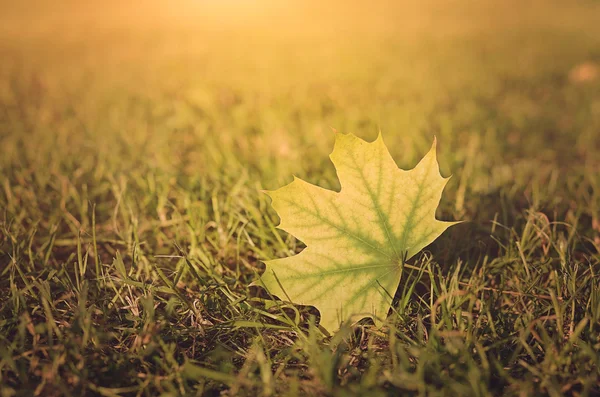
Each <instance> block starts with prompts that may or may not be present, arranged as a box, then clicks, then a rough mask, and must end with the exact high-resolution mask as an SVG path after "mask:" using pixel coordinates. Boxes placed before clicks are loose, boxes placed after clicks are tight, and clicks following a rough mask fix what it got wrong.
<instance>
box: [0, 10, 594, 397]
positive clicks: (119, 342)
mask: <svg viewBox="0 0 600 397" xmlns="http://www.w3.org/2000/svg"><path fill="white" fill-rule="evenodd" d="M522 3H524V4H522ZM1 7H2V11H1V12H0V21H1V23H0V57H1V59H2V62H0V176H1V179H0V181H1V186H0V296H1V298H0V371H1V378H0V382H1V384H0V390H1V392H0V395H1V396H2V397H5V396H12V395H16V396H29V395H39V396H57V395H65V396H69V395H74V396H75V395H103V396H117V395H123V396H137V395H139V396H150V395H163V396H173V395H230V396H234V395H236V396H237V395H241V396H243V395H252V396H254V395H263V396H271V395H317V396H326V395H335V396H344V395H370V396H371V395H372V396H377V395H382V396H383V395H398V394H403V395H438V394H439V395H461V396H469V395H474V396H475V395H477V396H485V395H522V396H531V395H551V396H559V395H574V396H577V395H594V394H596V395H598V394H600V380H599V379H600V372H599V365H600V281H599V274H600V253H599V252H600V24H599V23H598V21H600V3H598V2H597V1H584V0H581V1H572V2H558V1H543V2H542V1H532V2H517V1H502V2H500V1H498V2H475V1H466V0H456V1H450V2H433V1H426V2H423V3H419V4H418V5H415V4H410V3H404V2H398V3H393V4H392V3H391V2H384V1H378V0H376V1H371V2H368V4H361V3H358V2H352V1H351V2H341V1H340V2H338V1H335V2H331V3H328V5H322V4H319V2H316V1H314V2H312V1H308V2H307V1H303V2H301V1H289V2H275V1H264V2H259V1H250V0H226V1H223V2H217V1H214V2H209V1H207V2H193V1H191V0H188V1H182V2H181V3H180V4H177V5H175V3H173V4H170V3H167V2H164V3H157V2H152V3H144V4H142V3H135V2H130V3H127V4H120V3H117V2H114V3H111V2H108V3H102V4H98V5H92V4H91V3H90V4H86V3H85V2H84V3H80V2H64V3H54V2H53V3H49V2H43V1H39V2H34V3H33V4H20V3H17V2H15V3H14V4H7V3H6V4H3V5H2V6H1ZM334 129H335V130H338V131H342V132H352V133H355V134H357V135H358V136H360V137H362V138H364V139H367V140H373V139H375V137H376V136H377V134H378V133H379V131H381V132H382V135H383V137H384V139H385V142H386V144H387V146H388V147H389V149H390V152H391V154H392V156H393V157H394V159H395V160H396V161H397V163H398V165H399V166H400V167H401V168H405V169H407V168H411V167H413V166H414V165H415V164H416V162H417V161H418V159H419V158H421V157H422V156H423V155H424V154H425V153H426V151H427V149H428V148H429V147H430V146H431V143H432V141H433V138H434V136H435V137H436V138H437V141H438V157H439V161H440V164H441V171H442V174H443V175H450V174H452V175H453V177H452V179H451V180H450V182H449V184H448V186H447V187H446V189H445V191H444V195H443V198H442V202H441V205H440V207H439V208H438V213H437V216H438V218H439V219H443V220H456V219H461V220H465V221H466V222H465V223H463V224H461V225H458V226H454V227H452V228H450V229H448V230H447V231H446V232H445V233H444V234H443V235H442V236H441V237H440V238H439V239H438V240H437V241H436V242H434V243H433V244H432V245H430V246H429V247H427V248H426V249H425V250H424V251H423V252H422V253H421V254H418V255H416V256H415V258H414V259H413V260H411V264H412V265H413V266H417V267H419V268H422V272H421V273H411V275H410V277H409V276H408V275H407V278H406V279H408V280H409V281H407V282H405V283H403V284H402V285H401V286H400V287H399V289H398V292H397V293H396V298H395V304H394V306H393V309H392V310H391V312H390V314H389V317H388V320H387V322H386V323H385V325H384V326H383V327H381V328H376V327H375V326H374V325H373V324H372V323H371V322H369V321H368V320H365V321H362V322H360V323H358V324H354V325H353V324H345V325H343V327H342V328H341V330H340V331H339V332H337V333H335V334H334V335H326V334H325V333H323V331H322V330H321V329H319V327H318V325H317V324H318V319H319V318H318V311H316V310H315V309H314V308H302V307H300V308H298V307H294V306H292V305H290V304H274V303H273V302H271V301H269V300H268V299H264V298H265V294H264V293H263V292H261V291H260V290H259V289H258V288H256V287H250V283H251V282H252V281H254V280H256V279H257V278H258V277H259V275H260V273H261V271H262V270H263V269H264V264H263V262H262V261H263V260H268V259H274V258H280V257H286V256H289V255H293V254H294V253H295V252H299V251H301V250H302V248H303V244H302V242H301V241H298V240H296V239H295V238H294V237H293V236H290V235H288V234H286V233H285V232H283V231H280V230H278V229H277V228H276V225H277V224H278V218H277V215H276V214H275V212H274V211H273V209H272V208H271V207H270V201H269V198H268V197H267V196H266V195H265V194H264V193H263V192H262V190H263V189H275V188H278V187H280V186H283V185H285V184H287V183H289V182H291V181H292V177H293V175H296V176H298V177H301V178H302V179H304V180H306V181H309V182H311V183H314V184H317V185H319V186H322V187H325V188H330V189H337V188H339V183H338V181H337V178H336V175H335V170H334V168H333V166H332V164H331V163H330V161H329V159H328V154H329V153H330V151H331V149H332V147H333V141H334V132H332V131H333V130H334Z"/></svg>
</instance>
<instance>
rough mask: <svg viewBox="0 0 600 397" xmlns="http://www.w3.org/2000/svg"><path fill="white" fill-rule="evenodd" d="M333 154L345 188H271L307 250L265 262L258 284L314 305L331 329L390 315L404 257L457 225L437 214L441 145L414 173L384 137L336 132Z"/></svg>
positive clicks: (298, 184)
mask: <svg viewBox="0 0 600 397" xmlns="http://www.w3.org/2000/svg"><path fill="white" fill-rule="evenodd" d="M330 158H331V160H332V162H333V164H334V165H335V167H336V170H337V174H338V177H339V179H340V183H341V190H340V192H339V193H338V192H334V191H331V190H326V189H323V188H320V187H318V186H315V185H312V184H309V183H307V182H305V181H303V180H301V179H298V178H294V181H293V182H292V183H290V184H289V185H287V186H284V187H282V188H280V189H278V190H275V191H268V192H266V193H267V194H268V195H269V196H270V197H271V199H272V206H273V208H274V209H275V210H276V211H277V213H278V215H279V216H280V218H281V223H280V224H279V226H278V227H279V228H280V229H282V230H285V231H286V232H288V233H291V234H292V235H294V236H296V237H297V238H298V239H300V240H302V241H303V242H304V243H305V244H306V245H307V247H306V248H305V249H304V250H303V251H302V252H300V253H299V254H298V255H295V256H291V257H288V258H283V259H275V260H270V261H266V262H265V263H266V270H265V272H264V274H263V275H262V277H261V279H260V280H259V282H258V283H257V284H258V285H262V286H263V287H265V288H266V289H267V290H268V291H269V292H270V293H271V294H273V295H275V296H277V297H279V298H280V299H285V300H289V301H290V302H293V303H296V304H301V305H312V306H315V307H316V308H317V309H318V310H319V312H320V314H321V322H320V324H321V325H322V326H323V327H324V328H325V329H326V330H328V331H330V332H331V331H334V330H336V329H338V328H339V326H340V324H341V322H344V321H347V320H352V321H354V320H359V319H361V318H364V317H371V318H373V320H374V321H375V324H376V325H381V323H382V320H383V319H385V317H386V316H387V313H388V310H389V309H390V305H391V302H392V296H393V295H394V293H395V291H396V289H397V288H398V285H399V283H400V279H401V276H402V271H403V265H404V261H406V260H407V259H409V258H411V257H412V256H414V255H415V254H416V253H418V252H419V251H420V250H421V249H423V248H424V247H425V246H427V245H429V244H430V243H431V242H432V241H433V240H435V239H436V238H437V237H438V236H439V235H440V234H442V232H444V230H446V229H447V228H448V227H449V226H451V225H453V224H456V223H458V222H442V221H438V220H436V219H435V209H436V207H437V206H438V204H439V201H440V198H441V195H442V190H443V189H444V186H445V185H446V182H447V180H448V178H442V176H441V175H440V172H439V165H438V163H437V160H436V142H435V140H434V142H433V146H432V148H431V150H430V151H429V153H427V155H426V156H425V157H424V158H423V159H422V160H421V161H420V162H419V164H418V165H417V166H416V167H415V168H414V169H412V170H410V171H405V170H402V169H400V168H398V166H397V165H396V163H395V162H394V160H393V159H392V157H391V155H390V153H389V152H388V150H387V148H386V146H385V144H384V143H383V139H382V137H381V134H380V135H379V137H378V138H377V139H376V140H375V141H374V142H371V143H368V142H365V141H364V140H362V139H360V138H358V137H356V136H355V135H352V134H340V133H336V140H335V147H334V150H333V153H331V155H330Z"/></svg>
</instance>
